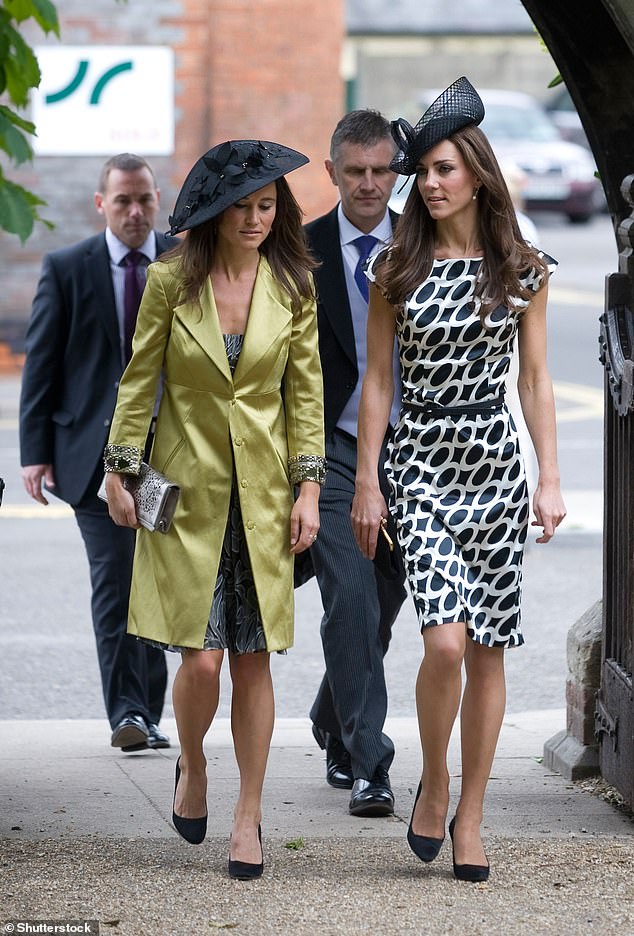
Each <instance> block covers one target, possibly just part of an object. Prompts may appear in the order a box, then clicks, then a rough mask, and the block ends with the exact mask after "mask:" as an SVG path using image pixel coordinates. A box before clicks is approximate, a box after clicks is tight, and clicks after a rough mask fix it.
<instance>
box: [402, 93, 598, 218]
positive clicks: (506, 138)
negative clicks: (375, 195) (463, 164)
mask: <svg viewBox="0 0 634 936" xmlns="http://www.w3.org/2000/svg"><path fill="white" fill-rule="evenodd" d="M439 93H440V92H439V91H438V92H437V91H427V92H425V94H424V95H423V96H421V98H420V99H419V105H420V107H421V110H425V109H426V108H427V107H428V106H429V104H430V103H431V102H432V101H433V100H434V99H435V98H436V97H437V96H438V94H439ZM479 93H480V96H481V97H482V101H483V103H484V108H485V112H486V113H485V118H484V120H483V122H482V124H481V127H482V129H483V130H484V132H485V133H486V135H487V137H488V138H489V140H490V141H491V144H492V146H493V149H494V150H495V154H496V156H497V157H498V159H499V160H500V162H501V163H502V162H510V163H515V164H516V165H517V166H519V167H520V169H523V170H524V172H525V174H526V186H525V188H524V191H523V193H522V194H523V198H524V203H525V206H526V210H527V212H528V213H529V214H530V213H531V212H533V211H557V212H563V213H564V214H565V215H566V216H567V217H568V218H569V220H570V221H572V222H584V221H588V220H589V219H590V218H591V217H593V215H595V214H597V213H598V212H599V211H601V210H602V207H603V204H604V200H605V199H604V196H603V190H602V188H601V183H600V182H599V180H598V179H597V178H596V176H595V172H596V167H595V164H594V160H593V158H592V154H591V153H590V152H589V151H588V150H587V149H586V148H585V147H583V146H579V145H578V144H577V143H570V142H568V141H566V140H562V138H561V136H560V135H559V132H558V130H557V128H556V127H555V125H554V124H553V122H552V121H551V120H550V118H549V117H548V115H547V114H546V111H545V110H544V108H543V107H542V106H541V105H540V104H539V103H538V101H536V100H535V98H533V97H531V96H530V95H528V94H524V93H522V92H519V91H500V90H484V91H479ZM399 187H400V186H399V183H398V181H397V184H396V186H395V189H394V196H393V199H392V201H391V205H392V206H393V207H394V209H395V210H396V211H399V210H402V207H403V205H404V203H405V198H406V197H407V192H408V191H409V187H410V186H409V185H407V186H406V187H405V188H404V189H403V190H402V191H401V192H400V193H399V192H398V189H399Z"/></svg>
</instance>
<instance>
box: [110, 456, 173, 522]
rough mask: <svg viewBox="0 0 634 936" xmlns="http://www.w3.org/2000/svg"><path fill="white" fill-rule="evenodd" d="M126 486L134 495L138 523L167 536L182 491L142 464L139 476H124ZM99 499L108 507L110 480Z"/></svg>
mask: <svg viewBox="0 0 634 936" xmlns="http://www.w3.org/2000/svg"><path fill="white" fill-rule="evenodd" d="M123 486H124V487H125V489H126V490H127V491H129V492H130V494H132V497H133V499H134V504H135V507H136V516H137V520H138V521H139V523H140V524H141V526H142V527H145V529H146V530H150V532H152V533H153V532H154V531H155V530H158V532H159V533H167V531H168V530H169V528H170V526H171V523H172V519H173V517H174V511H175V510H176V505H177V503H178V498H179V496H180V492H181V489H180V487H179V486H178V484H174V483H173V482H172V481H168V480H167V478H166V477H165V476H164V475H162V474H161V473H160V472H159V471H156V470H155V469H154V468H152V467H151V466H150V465H148V464H147V463H146V462H141V470H140V471H139V474H138V475H124V477H123ZM97 495H98V496H99V497H100V498H101V499H102V500H104V501H106V503H107V502H108V498H107V496H106V479H105V478H104V479H103V481H102V482H101V486H100V488H99V490H98V491H97Z"/></svg>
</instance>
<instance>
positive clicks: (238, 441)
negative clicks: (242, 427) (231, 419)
mask: <svg viewBox="0 0 634 936" xmlns="http://www.w3.org/2000/svg"><path fill="white" fill-rule="evenodd" d="M234 441H235V443H236V445H242V439H241V438H240V436H238V437H237V439H235V440H234Z"/></svg>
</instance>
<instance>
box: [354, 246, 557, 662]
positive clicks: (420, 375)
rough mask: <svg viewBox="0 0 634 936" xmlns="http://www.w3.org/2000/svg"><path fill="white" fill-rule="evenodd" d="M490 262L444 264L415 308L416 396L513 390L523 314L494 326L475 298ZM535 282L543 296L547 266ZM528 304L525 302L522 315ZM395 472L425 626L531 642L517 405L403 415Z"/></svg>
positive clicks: (411, 326)
mask: <svg viewBox="0 0 634 936" xmlns="http://www.w3.org/2000/svg"><path fill="white" fill-rule="evenodd" d="M544 259H545V260H546V261H547V262H548V264H549V269H554V267H555V262H554V261H552V265H551V258H550V257H544ZM480 263H481V260H480V259H477V258H476V259H459V260H458V259H455V260H451V259H449V260H434V262H433V266H432V269H431V272H430V274H429V276H428V277H427V279H426V280H425V281H424V282H423V283H421V285H420V286H419V287H418V288H417V289H416V290H415V291H414V293H413V294H412V296H411V297H410V298H409V299H408V300H407V301H406V303H405V306H404V310H403V313H402V315H400V316H399V318H398V323H397V338H398V344H399V353H400V363H401V378H402V384H403V399H404V400H411V401H415V402H417V403H423V402H428V401H434V402H435V403H437V404H440V405H443V406H459V405H460V404H464V403H475V402H476V401H479V402H486V401H488V400H493V399H495V398H496V397H499V396H500V395H501V394H502V393H503V392H504V386H505V381H506V376H507V373H508V369H509V363H510V360H511V354H512V351H513V343H514V340H515V336H516V332H517V323H518V319H517V314H516V313H509V312H508V310H507V309H506V308H504V307H502V306H500V307H499V308H498V309H497V310H496V311H495V312H493V313H492V314H491V315H490V316H489V319H488V322H487V325H488V328H484V327H483V326H482V324H481V322H480V317H479V314H478V303H477V300H476V301H474V290H475V282H476V277H477V274H478V270H479V268H480ZM368 278H369V279H370V280H374V274H373V264H371V265H370V267H369V269H368ZM523 283H524V284H525V285H526V286H528V287H529V288H530V289H532V290H533V291H537V289H539V286H540V285H541V278H540V275H539V273H538V271H530V272H529V273H528V274H527V275H526V277H524V279H523ZM527 305H528V303H527V302H522V301H520V300H517V301H516V309H518V310H520V309H521V308H522V307H526V306H527ZM387 468H388V476H389V479H390V486H391V490H392V495H393V498H394V509H395V513H396V519H397V525H398V536H399V543H400V546H401V549H402V551H403V557H404V560H405V566H406V569H407V576H408V582H409V586H410V590H411V592H412V596H413V598H414V603H415V605H416V610H417V614H418V618H419V621H420V624H421V627H428V626H433V625H437V624H443V623H448V622H452V621H465V622H466V625H467V631H468V634H469V636H470V637H471V638H472V639H473V640H474V641H476V642H477V643H480V644H484V645H487V646H496V647H515V646H520V645H521V644H522V643H523V642H524V638H523V636H522V632H521V627H520V599H521V583H522V553H523V547H524V542H525V539H526V532H527V525H528V520H529V504H528V491H527V487H526V478H525V472H524V463H523V460H522V456H521V453H520V449H519V443H518V438H517V432H516V430H515V425H514V423H513V419H512V417H511V415H510V413H509V412H508V410H507V408H506V406H504V407H503V408H502V409H501V411H498V412H496V413H492V414H486V415H484V414H474V413H470V414H466V415H465V414H462V415H455V414H454V415H449V414H443V415H441V416H433V417H431V418H430V416H429V415H423V414H420V413H416V412H412V411H409V410H407V409H406V408H403V409H402V410H401V414H400V416H399V419H398V422H397V425H396V427H395V433H394V437H393V440H392V443H391V445H390V448H389V462H388V466H387Z"/></svg>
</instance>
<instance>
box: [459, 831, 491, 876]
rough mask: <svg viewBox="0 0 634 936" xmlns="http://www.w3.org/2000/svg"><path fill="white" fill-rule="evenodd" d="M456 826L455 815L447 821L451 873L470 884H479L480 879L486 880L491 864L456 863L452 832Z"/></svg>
mask: <svg viewBox="0 0 634 936" xmlns="http://www.w3.org/2000/svg"><path fill="white" fill-rule="evenodd" d="M455 826H456V817H455V816H454V817H453V819H452V820H451V822H450V823H449V835H450V836H451V850H452V854H453V873H454V877H455V878H456V880H458V881H469V882H470V883H472V884H479V883H481V882H482V881H488V879H489V871H490V870H491V866H490V865H489V864H485V865H472V864H460V865H459V864H456V858H455V853H453V832H454V828H455Z"/></svg>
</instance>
